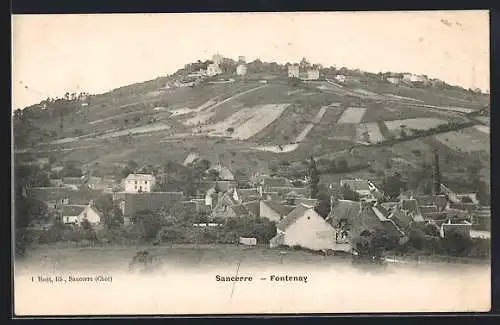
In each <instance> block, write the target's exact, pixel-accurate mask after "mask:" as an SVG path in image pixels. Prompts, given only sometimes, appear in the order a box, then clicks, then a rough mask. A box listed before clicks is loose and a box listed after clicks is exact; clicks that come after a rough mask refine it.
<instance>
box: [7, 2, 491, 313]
mask: <svg viewBox="0 0 500 325" xmlns="http://www.w3.org/2000/svg"><path fill="white" fill-rule="evenodd" d="M12 30H13V43H12V46H13V60H12V76H13V77H12V99H13V107H12V123H13V133H12V141H13V144H14V145H13V149H12V157H13V158H12V159H13V162H14V163H13V183H12V184H13V188H14V190H13V191H14V192H15V195H14V200H13V203H14V206H15V209H14V210H15V211H14V213H13V215H12V218H13V221H14V222H13V227H12V234H13V247H14V250H13V252H12V254H13V256H14V257H15V258H14V263H13V277H14V297H13V298H14V313H15V315H16V316H56V315H57V316H61V315H62V316H84V315H100V316H103V315H104V316H113V315H204V314H211V315H226V314H314V313H347V314H349V313H392V312H402V313H408V312H467V311H468V312H481V311H488V310H489V309H490V307H491V306H490V305H491V301H490V300H491V299H490V296H491V294H490V290H491V288H490V275H491V265H490V264H491V260H490V241H491V236H490V221H491V210H490V205H491V197H490V195H491V194H490V169H491V168H490V104H489V103H490V100H489V97H490V95H489V78H490V76H489V53H490V52H489V13H488V11H467V10H462V11H412V12H402V11H401V12H397V11H392V12H273V13H251V12H248V13H189V14H188V13H184V14H173V13H170V14H166V13H165V14H85V15H84V14H64V15H50V14H47V15H13V17H12Z"/></svg>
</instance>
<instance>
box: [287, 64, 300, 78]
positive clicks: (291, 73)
mask: <svg viewBox="0 0 500 325" xmlns="http://www.w3.org/2000/svg"><path fill="white" fill-rule="evenodd" d="M299 72H300V68H299V65H298V64H294V65H290V66H289V67H288V78H299Z"/></svg>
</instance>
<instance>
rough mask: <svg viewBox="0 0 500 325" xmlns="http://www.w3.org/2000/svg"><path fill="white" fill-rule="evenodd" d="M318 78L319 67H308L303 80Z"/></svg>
mask: <svg viewBox="0 0 500 325" xmlns="http://www.w3.org/2000/svg"><path fill="white" fill-rule="evenodd" d="M318 79H319V69H308V70H307V72H306V78H305V79H304V80H318Z"/></svg>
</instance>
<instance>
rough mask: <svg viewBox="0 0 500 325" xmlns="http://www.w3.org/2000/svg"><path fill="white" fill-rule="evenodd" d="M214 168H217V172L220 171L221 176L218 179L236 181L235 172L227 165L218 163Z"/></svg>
mask: <svg viewBox="0 0 500 325" xmlns="http://www.w3.org/2000/svg"><path fill="white" fill-rule="evenodd" d="M213 170H215V171H216V172H218V173H219V177H218V180H221V181H234V174H233V172H232V171H231V170H230V169H229V168H227V167H225V166H222V164H221V163H218V164H217V166H216V167H215V168H213Z"/></svg>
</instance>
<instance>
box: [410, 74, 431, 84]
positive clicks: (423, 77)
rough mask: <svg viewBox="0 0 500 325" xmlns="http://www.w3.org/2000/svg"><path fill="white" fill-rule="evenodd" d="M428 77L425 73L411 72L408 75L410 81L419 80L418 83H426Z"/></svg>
mask: <svg viewBox="0 0 500 325" xmlns="http://www.w3.org/2000/svg"><path fill="white" fill-rule="evenodd" d="M428 81H429V78H428V77H427V76H426V75H415V74H412V75H411V77H410V82H413V83H414V82H419V83H427V82H428Z"/></svg>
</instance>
